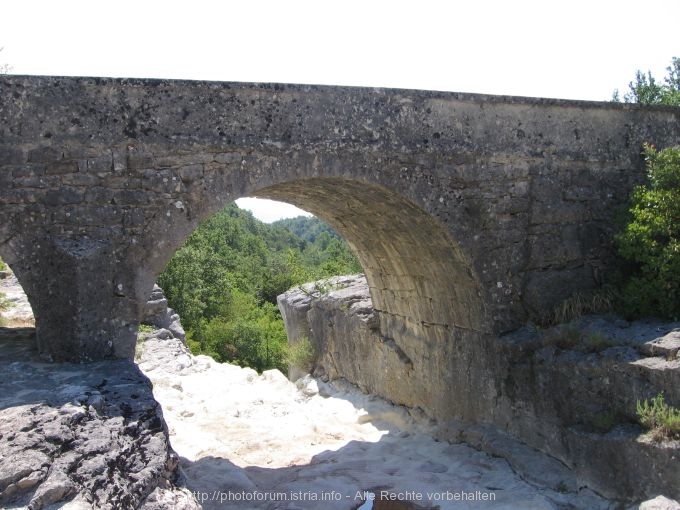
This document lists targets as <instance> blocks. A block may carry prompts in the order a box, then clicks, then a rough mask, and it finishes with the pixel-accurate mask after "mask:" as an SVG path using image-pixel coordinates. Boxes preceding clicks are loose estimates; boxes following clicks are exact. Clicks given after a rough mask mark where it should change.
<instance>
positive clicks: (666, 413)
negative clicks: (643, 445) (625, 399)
mask: <svg viewBox="0 0 680 510" xmlns="http://www.w3.org/2000/svg"><path fill="white" fill-rule="evenodd" d="M636 411H637V416H638V419H639V420H640V424H642V426H643V427H645V428H646V429H649V430H650V431H651V432H652V438H653V439H655V440H661V439H663V438H670V439H680V409H676V408H675V407H672V406H669V405H668V404H666V402H665V399H664V396H663V393H659V394H658V395H657V396H656V397H654V398H653V399H652V400H651V402H650V401H649V400H645V401H644V402H640V401H639V400H638V401H637V409H636Z"/></svg>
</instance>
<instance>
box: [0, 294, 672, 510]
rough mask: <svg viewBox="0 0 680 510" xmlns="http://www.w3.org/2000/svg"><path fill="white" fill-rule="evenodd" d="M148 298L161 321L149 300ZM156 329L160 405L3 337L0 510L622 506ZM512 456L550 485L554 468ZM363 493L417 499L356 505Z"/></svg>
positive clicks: (131, 381)
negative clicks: (528, 476)
mask: <svg viewBox="0 0 680 510" xmlns="http://www.w3.org/2000/svg"><path fill="white" fill-rule="evenodd" d="M154 301H155V302H156V303H155V305H154V307H155V308H154V310H155V311H154V312H153V313H152V314H151V315H156V316H159V314H160V316H162V315H163V314H162V313H160V312H159V311H160V309H161V308H162V307H163V305H164V303H163V302H162V301H163V299H162V296H159V295H158V294H157V295H156V299H155V300H154ZM156 322H157V323H158V324H166V326H167V327H157V328H156V329H155V330H154V331H153V332H152V333H145V334H142V335H141V336H140V342H139V344H138V349H137V356H136V361H137V363H138V366H139V368H140V369H141V372H143V374H146V376H148V378H149V379H150V380H151V382H152V383H153V398H155V399H156V400H157V401H158V402H159V403H160V406H158V405H156V402H155V401H154V400H153V398H152V396H151V391H150V385H149V384H148V380H147V379H146V378H145V377H144V375H143V374H142V373H140V371H139V370H137V369H136V367H135V365H134V364H132V363H130V362H124V361H121V362H108V363H94V364H87V365H71V364H68V365H54V364H46V363H42V362H40V361H39V360H37V359H36V358H35V351H34V350H33V349H32V348H30V346H29V345H28V344H27V341H26V340H25V339H23V340H21V339H20V340H17V339H14V340H11V339H7V338H5V339H4V340H0V365H2V368H1V370H2V373H3V375H4V376H5V377H3V378H2V380H1V381H0V498H2V499H0V506H1V507H3V508H31V509H38V508H55V509H56V508H64V509H82V508H121V509H123V508H136V507H141V508H145V509H147V510H151V509H161V508H168V509H170V508H178V509H193V508H197V507H199V505H198V504H197V503H196V500H198V501H199V502H200V503H201V505H200V506H202V508H206V509H222V508H243V509H257V508H262V509H289V510H293V509H326V508H331V509H332V508H337V509H347V510H349V509H356V508H359V507H360V508H361V509H362V510H367V509H369V508H374V509H376V510H379V509H380V508H383V509H385V508H392V509H393V508H442V509H444V508H483V509H490V508H494V509H501V508H507V509H517V508H523V509H580V508H582V509H600V508H602V509H605V508H611V509H614V508H622V506H621V505H619V504H617V503H615V502H612V501H607V500H605V499H602V498H600V497H598V496H597V495H596V494H594V493H592V492H591V491H589V490H587V489H579V488H578V487H577V486H576V487H575V486H574V485H573V484H572V482H573V481H572V480H568V479H565V480H563V481H562V483H561V484H560V483H559V482H558V483H557V485H556V486H554V487H553V488H547V487H546V486H545V485H543V486H542V485H541V484H540V483H537V482H536V479H534V480H533V483H530V482H529V481H526V480H525V479H522V478H520V476H518V475H517V474H516V472H515V471H513V469H512V468H511V467H510V465H509V464H508V463H507V462H506V461H505V460H503V459H501V458H499V457H494V456H492V455H488V454H486V453H483V452H481V451H478V450H477V449H475V448H472V447H470V446H468V445H465V444H449V443H447V442H443V441H437V440H435V439H433V438H432V436H431V435H430V432H431V431H432V424H431V423H430V422H428V421H427V420H426V419H425V418H424V417H423V416H420V415H419V414H418V413H417V412H409V411H408V410H406V409H405V408H401V407H397V406H394V405H392V404H390V403H389V402H386V401H384V400H382V399H379V398H375V397H371V396H369V395H365V394H363V393H361V392H360V391H358V390H356V389H355V388H354V387H351V386H349V385H348V384H343V383H339V384H337V383H336V384H334V385H328V384H324V383H322V382H320V381H317V380H314V379H311V378H306V379H303V380H301V381H300V382H298V384H297V385H296V384H293V383H291V382H289V381H288V380H287V379H286V378H285V377H284V376H283V375H282V374H281V373H280V372H278V371H268V372H265V373H264V374H262V375H258V374H257V373H256V372H255V371H253V370H251V369H244V368H239V367H235V366H232V365H227V364H218V363H215V362H214V361H213V360H212V359H210V358H208V357H204V356H192V355H191V354H190V353H189V352H188V350H187V349H186V347H185V346H184V344H183V343H182V341H181V340H180V339H178V338H177V336H181V332H180V331H179V329H178V323H177V321H176V319H175V316H172V315H171V314H166V315H165V316H162V317H161V318H160V319H158V320H157V321H156ZM161 408H162V413H161ZM161 418H162V419H164V421H165V423H167V432H168V433H169V440H170V442H171V444H172V448H173V449H174V452H175V453H176V455H175V454H173V452H172V451H170V450H169V449H168V444H167V437H168V436H167V435H166V430H165V428H164V425H163V421H162V419H161ZM496 446H497V447H498V448H499V449H500V450H503V448H506V449H507V448H508V447H510V446H508V445H505V446H503V445H496ZM518 455H525V456H524V461H525V462H526V463H527V464H531V465H532V466H534V472H536V473H540V471H549V470H554V472H553V474H554V475H555V474H556V476H559V473H560V470H559V468H558V467H557V466H556V465H555V461H554V460H553V459H550V458H548V457H546V456H543V455H540V454H538V453H537V452H525V453H520V454H518ZM177 460H178V462H179V468H178V469H176V468H177V466H176V464H177ZM565 476H566V475H565ZM538 478H540V477H538ZM175 483H177V484H179V485H180V486H181V485H183V486H185V488H181V487H179V488H178V487H177V486H176V485H175ZM553 485H555V484H553ZM372 494H373V495H377V496H378V498H380V496H381V494H382V495H383V496H385V497H401V498H404V499H408V500H411V501H413V502H414V504H411V505H408V506H395V504H394V503H395V502H393V503H392V505H390V506H387V504H386V503H385V502H378V501H374V502H371V501H370V499H369V500H367V501H364V500H365V499H366V498H367V497H368V498H370V497H371V495H372ZM421 497H422V498H423V499H422V500H421V499H420V498H421ZM485 497H486V498H489V499H487V500H484V499H482V498H485ZM194 498H195V499H194ZM284 498H285V500H284ZM454 498H459V499H458V500H455V499H454ZM460 498H466V499H467V500H465V501H461V499H460ZM471 498H474V499H471ZM491 498H494V499H493V500H490V499H491ZM321 499H325V501H320V500H321ZM425 499H429V500H430V501H424V500H425ZM64 501H68V503H66V504H64V503H63V502H64ZM628 508H637V506H633V507H628ZM640 508H645V509H650V508H658V509H661V508H669V509H677V508H680V506H679V505H677V504H676V503H674V502H672V501H670V500H666V499H664V498H657V499H656V500H654V501H650V502H646V503H644V504H643V505H642V506H640Z"/></svg>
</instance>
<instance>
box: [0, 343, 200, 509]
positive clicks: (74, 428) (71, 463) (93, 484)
mask: <svg viewBox="0 0 680 510" xmlns="http://www.w3.org/2000/svg"><path fill="white" fill-rule="evenodd" d="M0 372H2V374H3V377H2V378H1V379H0V507H7V506H9V507H22V506H27V507H28V508H30V509H32V510H37V509H41V508H47V507H50V508H52V507H51V506H50V505H59V506H61V505H64V504H66V506H64V508H74V509H75V508H101V509H111V510H114V509H121V508H131V509H132V508H137V507H139V506H140V504H141V503H142V502H143V501H145V500H147V501H148V498H147V496H149V495H150V494H151V493H154V491H156V490H157V488H159V487H163V488H164V490H165V491H166V492H165V493H164V494H166V493H173V491H175V490H176V489H175V488H174V486H173V484H172V481H173V480H174V479H175V478H176V476H177V464H178V460H177V457H176V456H175V455H174V453H173V452H172V450H171V448H170V444H169V442H168V434H167V430H166V426H165V422H164V419H163V413H162V411H161V408H160V406H159V405H158V403H157V402H156V401H155V400H154V398H153V394H152V392H151V385H150V383H149V380H148V379H147V378H146V377H145V376H144V375H143V374H142V373H141V372H140V370H139V369H138V368H137V366H135V364H134V363H132V362H131V361H126V360H119V361H109V362H97V363H90V364H71V363H65V364H48V363H42V362H40V361H38V357H37V352H36V351H35V348H34V346H32V345H31V344H30V343H27V342H25V341H24V340H21V339H2V340H0ZM159 497H160V496H159ZM163 497H166V499H167V498H170V496H168V495H167V494H166V496H163ZM147 508H159V509H160V508H163V507H162V506H156V507H153V506H148V507H147ZM165 508H170V506H166V507H165ZM185 508H187V509H189V508H192V507H191V506H185Z"/></svg>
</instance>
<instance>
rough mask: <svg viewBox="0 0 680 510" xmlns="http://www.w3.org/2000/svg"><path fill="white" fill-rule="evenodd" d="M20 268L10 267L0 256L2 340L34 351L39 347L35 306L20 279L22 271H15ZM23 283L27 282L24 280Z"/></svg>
mask: <svg viewBox="0 0 680 510" xmlns="http://www.w3.org/2000/svg"><path fill="white" fill-rule="evenodd" d="M5 253H7V252H5ZM10 260H12V261H13V262H16V261H14V260H13V259H10ZM20 267H21V264H19V263H13V264H12V266H10V265H9V263H8V262H7V260H6V259H4V258H2V256H0V340H7V341H20V342H22V344H21V345H20V347H21V348H22V349H34V348H36V347H37V345H36V320H35V315H34V312H33V306H32V305H31V302H30V300H29V297H28V295H27V293H26V291H25V290H24V287H23V286H22V283H21V281H20V279H19V278H20V277H21V276H22V275H21V272H20V271H21V270H20V269H19V270H18V271H16V270H14V268H20ZM22 281H24V282H25V281H26V280H25V279H23V278H22ZM9 352H12V350H10V351H9Z"/></svg>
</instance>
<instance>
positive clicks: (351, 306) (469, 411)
mask: <svg viewBox="0 0 680 510" xmlns="http://www.w3.org/2000/svg"><path fill="white" fill-rule="evenodd" d="M278 302H279V308H280V309H281V312H282V316H283V318H284V321H285V323H286V329H287V331H288V336H289V342H290V343H291V344H294V343H295V342H297V341H299V340H300V339H301V338H303V337H308V338H309V339H310V340H311V341H312V343H313V345H314V346H315V348H316V352H317V357H316V359H315V367H314V374H316V375H318V376H321V377H324V378H326V379H331V380H334V379H339V378H344V379H346V380H348V381H350V382H352V383H354V384H356V385H358V386H359V387H360V388H362V389H363V390H364V391H367V392H370V393H374V394H377V395H380V396H383V397H385V398H388V399H389V400H391V401H392V402H395V403H398V404H403V405H406V406H408V407H411V408H417V409H421V410H422V411H424V412H425V413H426V414H427V415H428V416H430V417H432V418H434V419H436V420H437V421H438V422H439V424H440V427H441V429H440V436H441V437H442V438H445V439H449V440H463V441H466V442H468V443H471V444H476V445H479V447H480V448H482V449H484V450H486V451H490V452H492V453H496V454H499V455H502V456H504V457H507V458H509V459H512V458H513V457H517V458H522V459H524V460H523V461H522V462H514V463H513V462H512V460H511V463H513V465H514V467H515V468H516V469H518V471H520V472H527V473H529V474H528V475H527V476H528V477H529V478H531V476H533V475H531V472H533V473H535V474H536V473H538V474H539V475H540V474H541V473H540V470H536V469H531V466H530V464H531V463H530V462H527V460H526V459H528V458H530V457H531V456H529V455H526V454H522V455H516V454H514V453H513V449H508V448H507V447H504V448H503V449H499V448H498V447H496V446H494V445H495V444H497V443H498V444H505V445H506V444H507V441H500V438H501V437H504V436H507V435H508V434H509V435H511V436H514V437H516V438H518V439H519V440H520V441H522V442H523V443H525V444H527V445H529V446H531V447H533V448H535V449H538V450H541V451H543V452H546V453H549V454H550V455H552V456H554V457H555V458H556V459H558V460H559V462H558V461H557V460H556V461H555V462H556V463H558V464H561V465H563V466H564V469H567V470H568V471H569V472H570V473H572V474H571V475H570V477H571V478H572V479H573V483H574V484H576V485H577V486H579V484H581V485H587V486H589V487H590V488H592V489H594V490H596V491H597V492H599V493H600V494H603V495H606V496H607V497H611V498H625V499H629V500H642V499H645V498H648V497H654V496H656V495H658V494H659V493H661V494H665V495H667V496H670V497H673V498H680V492H679V490H678V487H680V470H678V469H677V459H678V456H679V455H680V441H666V442H662V443H655V442H653V441H651V440H650V439H649V438H648V437H647V436H645V435H644V431H643V430H642V429H641V428H640V426H639V425H637V416H636V403H637V402H638V401H639V400H644V399H648V398H651V397H653V396H655V395H657V394H658V393H660V392H663V393H664V394H665V397H666V401H667V402H668V403H669V404H670V405H674V406H678V407H680V358H678V357H677V351H676V349H675V341H676V336H677V328H678V326H680V324H677V323H673V324H663V323H652V322H647V323H644V322H638V323H628V322H625V321H622V320H620V319H615V318H606V317H586V318H583V319H581V320H579V321H576V322H574V323H571V324H568V325H563V326H559V327H554V328H548V329H544V330H537V329H536V328H522V329H519V330H517V331H516V332H513V333H511V334H508V335H504V336H502V337H498V338H491V337H488V338H486V339H484V341H483V342H475V343H471V342H468V341H465V340H463V341H460V342H458V343H456V344H455V346H452V345H451V343H446V342H442V343H439V344H437V343H434V342H430V343H425V342H424V341H423V339H421V338H411V339H410V340H408V338H407V337H404V336H401V337H400V340H399V342H397V341H395V339H392V338H386V337H385V336H384V335H383V334H382V333H381V331H383V330H382V329H381V328H379V327H377V324H378V322H379V321H378V316H379V315H380V312H379V311H377V310H373V309H372V308H371V306H370V299H369V291H368V286H367V284H366V283H365V280H364V278H363V277H362V276H351V277H338V278H332V279H329V280H324V281H322V282H317V283H314V284H306V285H304V286H302V287H301V288H297V289H292V290H291V291H288V292H287V293H285V294H283V295H281V296H279V298H278ZM423 344H426V345H427V347H426V348H423ZM473 360H474V362H473ZM291 375H293V376H295V375H297V374H296V373H294V372H293V371H291ZM471 422H472V423H471ZM474 422H477V423H478V424H479V425H473V423H474ZM484 424H486V425H484ZM522 448H525V447H522ZM555 465H557V464H555ZM546 469H547V470H549V471H552V472H553V473H552V474H553V476H554V477H564V473H562V474H560V473H561V471H560V470H559V469H548V468H546ZM541 476H542V477H543V481H542V483H544V484H548V485H550V484H551V483H552V486H556V484H557V482H559V480H557V478H555V479H554V480H552V482H551V481H550V480H547V479H546V474H545V473H543V474H542V475H541ZM553 482H554V483H553Z"/></svg>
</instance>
